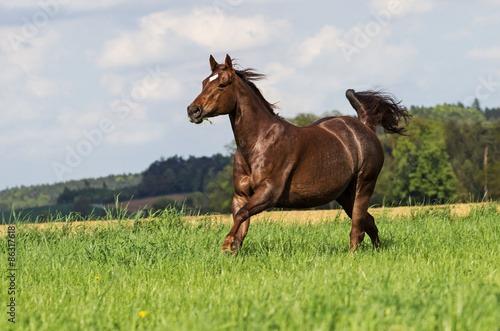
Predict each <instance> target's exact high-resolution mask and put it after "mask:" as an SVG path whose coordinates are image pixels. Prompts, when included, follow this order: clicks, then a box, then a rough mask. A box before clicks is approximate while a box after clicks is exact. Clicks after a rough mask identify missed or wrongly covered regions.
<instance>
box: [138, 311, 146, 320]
mask: <svg viewBox="0 0 500 331" xmlns="http://www.w3.org/2000/svg"><path fill="white" fill-rule="evenodd" d="M147 315H148V313H146V312H145V311H144V310H141V311H140V312H139V316H141V317H142V318H144V317H146V316H147Z"/></svg>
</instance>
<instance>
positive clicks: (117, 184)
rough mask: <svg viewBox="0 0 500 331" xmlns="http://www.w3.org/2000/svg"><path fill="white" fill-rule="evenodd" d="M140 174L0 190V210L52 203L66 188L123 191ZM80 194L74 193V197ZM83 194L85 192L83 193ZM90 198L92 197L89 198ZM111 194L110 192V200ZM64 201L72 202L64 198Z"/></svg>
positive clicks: (134, 181) (134, 182)
mask: <svg viewBox="0 0 500 331" xmlns="http://www.w3.org/2000/svg"><path fill="white" fill-rule="evenodd" d="M141 178H142V175H140V174H135V175H134V174H128V175H127V174H123V175H119V176H115V175H110V176H107V177H101V178H96V179H91V178H87V179H82V180H76V181H75V180H73V181H68V182H64V183H56V184H51V185H49V184H44V185H33V186H21V187H14V188H10V189H6V190H3V191H0V211H10V210H11V209H18V210H19V209H25V208H33V207H42V206H47V205H54V204H56V203H57V199H58V197H59V195H60V194H61V193H62V192H63V191H64V190H65V189H66V190H72V191H78V190H84V189H103V188H106V189H109V190H113V191H114V192H115V193H116V192H121V191H125V189H127V188H131V187H136V186H137V185H138V184H139V183H140V182H141ZM79 195H82V194H76V195H75V196H74V197H73V199H74V198H76V197H77V196H79ZM83 195H85V194H83ZM91 200H92V199H91ZM112 200H113V194H111V201H112ZM64 203H73V200H66V201H65V202H64Z"/></svg>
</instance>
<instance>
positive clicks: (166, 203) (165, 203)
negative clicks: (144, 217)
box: [151, 198, 179, 213]
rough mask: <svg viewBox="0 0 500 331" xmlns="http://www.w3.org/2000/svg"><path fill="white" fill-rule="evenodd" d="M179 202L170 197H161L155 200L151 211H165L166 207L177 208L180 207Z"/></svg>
mask: <svg viewBox="0 0 500 331" xmlns="http://www.w3.org/2000/svg"><path fill="white" fill-rule="evenodd" d="M178 206H179V204H178V203H177V201H175V200H173V199H169V198H160V199H158V200H156V201H155V202H153V205H152V206H151V211H152V212H153V213H157V212H159V211H163V210H165V209H171V208H176V207H178Z"/></svg>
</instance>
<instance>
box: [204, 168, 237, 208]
mask: <svg viewBox="0 0 500 331" xmlns="http://www.w3.org/2000/svg"><path fill="white" fill-rule="evenodd" d="M207 196H208V199H209V200H210V207H211V208H212V209H213V210H215V211H217V212H220V213H229V212H231V202H232V200H233V196H234V185H233V166H232V165H229V166H226V167H225V168H224V169H223V170H222V171H221V172H219V173H218V174H217V177H216V178H214V179H212V180H211V181H210V182H209V183H208V185H207Z"/></svg>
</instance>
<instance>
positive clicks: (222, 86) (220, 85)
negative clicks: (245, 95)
mask: <svg viewBox="0 0 500 331" xmlns="http://www.w3.org/2000/svg"><path fill="white" fill-rule="evenodd" d="M226 86H227V85H226V84H219V86H217V87H218V88H220V89H223V88H225V87H226Z"/></svg>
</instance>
